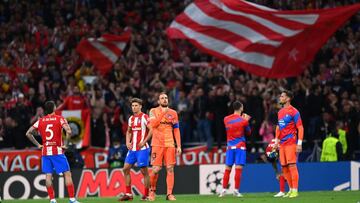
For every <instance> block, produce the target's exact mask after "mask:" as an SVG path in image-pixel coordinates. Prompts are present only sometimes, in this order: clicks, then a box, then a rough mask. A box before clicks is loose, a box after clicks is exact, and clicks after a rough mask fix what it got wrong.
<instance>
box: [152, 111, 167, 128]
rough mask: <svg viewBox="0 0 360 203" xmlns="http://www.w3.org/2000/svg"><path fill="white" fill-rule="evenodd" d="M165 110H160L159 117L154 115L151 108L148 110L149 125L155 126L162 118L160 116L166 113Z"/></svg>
mask: <svg viewBox="0 0 360 203" xmlns="http://www.w3.org/2000/svg"><path fill="white" fill-rule="evenodd" d="M166 112H167V110H166V111H162V112H161V114H160V115H159V117H156V115H155V110H154V109H151V110H150V127H152V128H157V127H158V126H159V125H160V122H161V120H162V118H163V117H164V115H165V114H166Z"/></svg>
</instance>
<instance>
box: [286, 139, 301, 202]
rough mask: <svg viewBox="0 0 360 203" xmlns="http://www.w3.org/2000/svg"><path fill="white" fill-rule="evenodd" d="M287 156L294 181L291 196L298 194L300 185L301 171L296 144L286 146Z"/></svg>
mask: <svg viewBox="0 0 360 203" xmlns="http://www.w3.org/2000/svg"><path fill="white" fill-rule="evenodd" d="M285 153H286V157H287V162H288V168H289V173H290V176H291V181H292V192H291V194H290V195H289V197H297V196H298V185H299V172H298V169H297V166H296V162H297V154H296V145H291V146H288V147H287V148H286V152H285Z"/></svg>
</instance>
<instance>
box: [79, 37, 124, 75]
mask: <svg viewBox="0 0 360 203" xmlns="http://www.w3.org/2000/svg"><path fill="white" fill-rule="evenodd" d="M130 37H131V32H130V31H126V32H124V33H123V34H122V35H111V34H103V35H102V36H101V37H100V38H97V39H94V38H89V39H84V40H81V41H80V43H79V44H78V46H77V47H76V50H77V52H79V54H80V55H81V56H82V57H83V58H84V59H86V60H89V61H91V62H92V63H93V64H94V66H95V67H96V68H97V69H98V70H99V72H100V74H102V75H105V74H107V73H108V72H109V71H110V70H111V68H112V66H113V65H114V63H115V62H116V61H117V59H118V58H119V56H120V55H121V54H122V52H123V51H124V49H125V46H126V43H127V42H128V41H129V39H130Z"/></svg>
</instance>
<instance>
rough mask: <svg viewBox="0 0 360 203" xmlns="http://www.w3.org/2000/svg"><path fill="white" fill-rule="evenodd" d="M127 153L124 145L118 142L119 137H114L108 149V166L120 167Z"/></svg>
mask: <svg viewBox="0 0 360 203" xmlns="http://www.w3.org/2000/svg"><path fill="white" fill-rule="evenodd" d="M126 153H127V148H126V146H125V145H122V144H121V143H120V139H119V138H114V140H113V143H112V146H111V147H110V149H109V154H108V160H107V162H108V163H109V167H110V168H122V167H123V166H124V161H125V157H126Z"/></svg>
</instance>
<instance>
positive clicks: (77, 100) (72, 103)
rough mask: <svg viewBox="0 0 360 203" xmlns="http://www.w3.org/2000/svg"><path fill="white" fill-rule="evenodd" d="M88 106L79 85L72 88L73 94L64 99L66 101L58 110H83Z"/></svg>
mask: <svg viewBox="0 0 360 203" xmlns="http://www.w3.org/2000/svg"><path fill="white" fill-rule="evenodd" d="M87 107H88V102H87V100H86V99H85V98H84V96H83V95H81V92H80V89H79V87H78V86H74V87H73V89H72V95H69V96H67V97H66V98H65V99H64V102H63V103H62V104H61V105H60V106H59V107H58V108H57V109H56V110H57V111H61V110H81V109H86V108H87Z"/></svg>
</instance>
